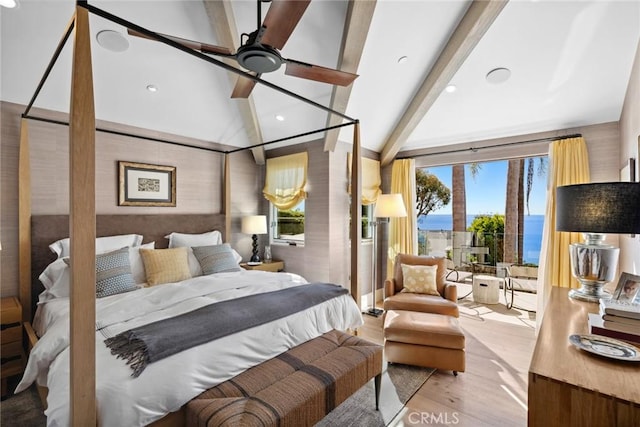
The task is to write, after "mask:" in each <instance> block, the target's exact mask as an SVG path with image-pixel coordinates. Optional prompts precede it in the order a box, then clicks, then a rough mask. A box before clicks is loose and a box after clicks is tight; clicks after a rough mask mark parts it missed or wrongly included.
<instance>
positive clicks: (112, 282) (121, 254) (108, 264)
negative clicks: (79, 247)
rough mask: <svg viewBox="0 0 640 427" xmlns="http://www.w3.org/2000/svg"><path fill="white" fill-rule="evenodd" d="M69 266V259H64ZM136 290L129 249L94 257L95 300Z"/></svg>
mask: <svg viewBox="0 0 640 427" xmlns="http://www.w3.org/2000/svg"><path fill="white" fill-rule="evenodd" d="M64 262H65V263H66V264H67V265H69V263H70V261H69V258H64ZM136 289H138V286H137V285H136V282H134V281H133V276H132V275H131V265H130V264H129V248H128V247H124V248H122V249H118V250H117V251H113V252H107V253H104V254H99V255H96V298H103V297H108V296H109V295H116V294H122V293H124V292H130V291H135V290H136Z"/></svg>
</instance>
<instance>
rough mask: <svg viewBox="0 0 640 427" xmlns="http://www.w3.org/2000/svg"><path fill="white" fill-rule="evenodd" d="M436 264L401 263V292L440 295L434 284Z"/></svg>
mask: <svg viewBox="0 0 640 427" xmlns="http://www.w3.org/2000/svg"><path fill="white" fill-rule="evenodd" d="M437 271H438V266H437V265H407V264H402V276H403V279H404V288H403V289H402V292H415V293H418V294H429V295H440V294H439V293H438V287H437V285H436V272H437Z"/></svg>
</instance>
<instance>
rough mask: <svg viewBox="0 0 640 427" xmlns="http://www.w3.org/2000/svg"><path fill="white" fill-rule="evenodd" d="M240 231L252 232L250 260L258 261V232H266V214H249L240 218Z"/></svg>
mask: <svg viewBox="0 0 640 427" xmlns="http://www.w3.org/2000/svg"><path fill="white" fill-rule="evenodd" d="M242 232H243V233H245V234H252V236H251V239H252V240H253V243H252V244H251V247H252V254H251V259H250V260H249V261H250V262H260V256H259V255H258V236H257V235H258V234H267V217H266V215H249V216H245V217H243V218H242Z"/></svg>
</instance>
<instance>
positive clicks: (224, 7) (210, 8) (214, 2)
mask: <svg viewBox="0 0 640 427" xmlns="http://www.w3.org/2000/svg"><path fill="white" fill-rule="evenodd" d="M202 1H203V3H204V8H205V10H206V11H207V16H208V17H209V22H210V23H211V27H212V28H213V30H214V31H215V34H216V37H217V38H218V43H219V44H220V45H221V46H224V47H228V48H229V49H231V50H232V51H233V50H235V49H236V47H238V46H240V39H239V37H238V30H237V28H236V20H235V17H234V15H233V8H232V6H231V1H230V0H202ZM222 60H223V61H225V62H226V63H228V64H229V65H232V66H234V67H237V65H238V64H237V63H236V62H235V61H233V60H230V59H228V58H223V59H222ZM227 75H228V76H229V82H230V83H231V87H235V85H236V81H237V79H239V78H240V76H239V75H237V74H235V73H232V72H227ZM234 102H236V103H237V105H238V110H239V111H240V116H241V117H242V123H243V124H244V128H245V129H246V131H247V136H248V137H249V141H250V143H251V145H255V144H262V143H263V142H264V141H263V140H262V130H261V129H260V123H259V122H258V115H257V114H256V106H255V104H254V103H253V97H252V96H249V97H248V98H246V99H245V98H238V99H236V100H235V101H234ZM251 152H252V153H253V158H254V160H255V162H256V163H257V164H259V165H263V164H264V162H265V155H264V148H263V147H257V148H252V149H251Z"/></svg>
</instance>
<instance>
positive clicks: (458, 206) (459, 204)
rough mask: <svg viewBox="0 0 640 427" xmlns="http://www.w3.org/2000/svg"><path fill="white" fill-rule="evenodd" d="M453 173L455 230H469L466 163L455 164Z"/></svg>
mask: <svg viewBox="0 0 640 427" xmlns="http://www.w3.org/2000/svg"><path fill="white" fill-rule="evenodd" d="M451 174H452V180H451V181H452V182H451V186H452V187H453V189H452V199H453V205H452V211H453V231H454V232H455V231H467V195H466V192H465V183H464V164H460V165H453V167H452V169H451Z"/></svg>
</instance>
